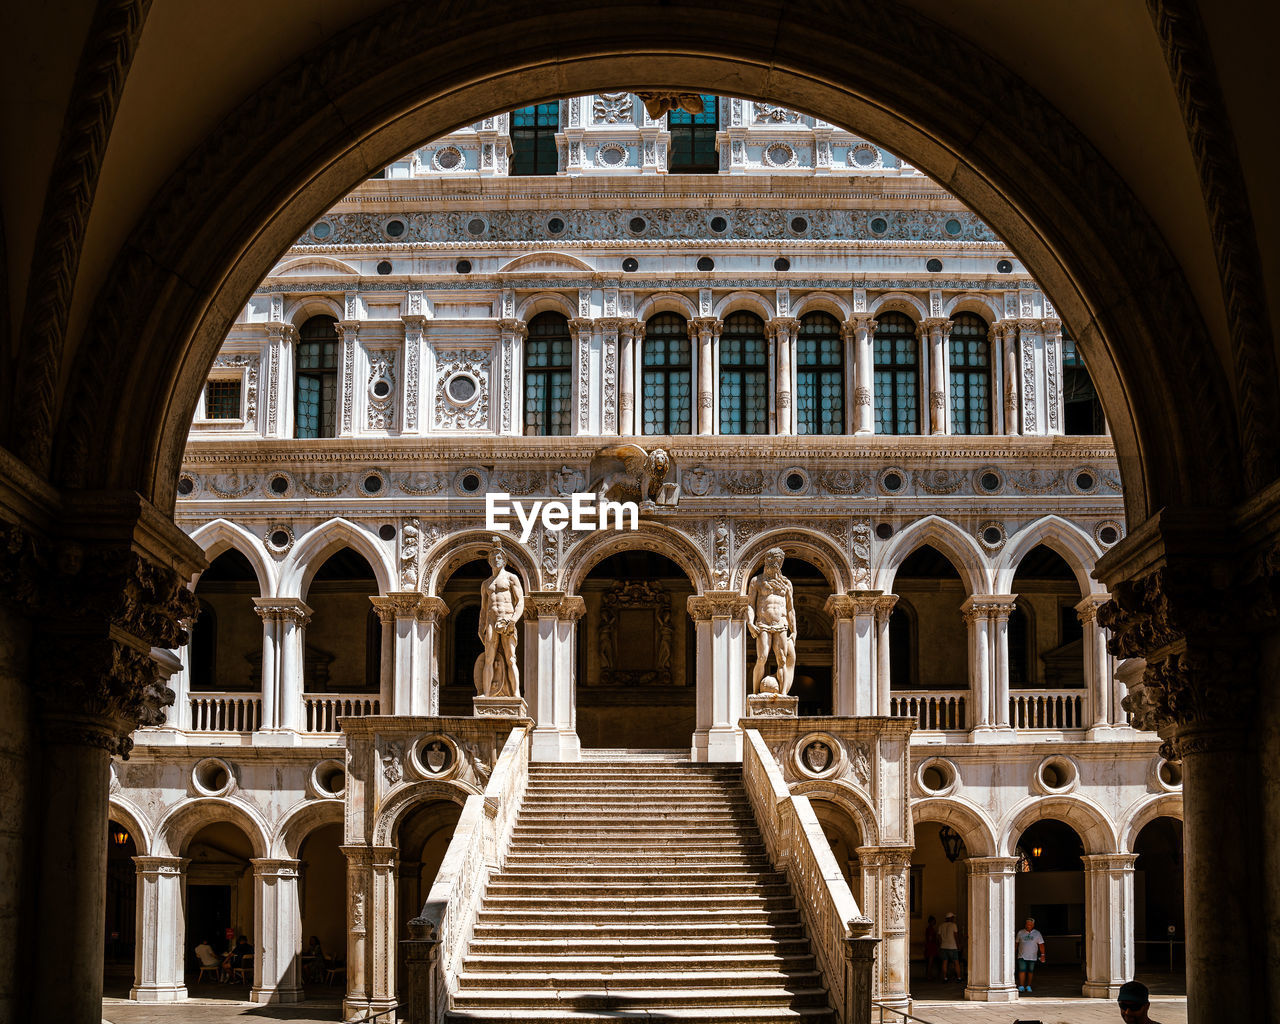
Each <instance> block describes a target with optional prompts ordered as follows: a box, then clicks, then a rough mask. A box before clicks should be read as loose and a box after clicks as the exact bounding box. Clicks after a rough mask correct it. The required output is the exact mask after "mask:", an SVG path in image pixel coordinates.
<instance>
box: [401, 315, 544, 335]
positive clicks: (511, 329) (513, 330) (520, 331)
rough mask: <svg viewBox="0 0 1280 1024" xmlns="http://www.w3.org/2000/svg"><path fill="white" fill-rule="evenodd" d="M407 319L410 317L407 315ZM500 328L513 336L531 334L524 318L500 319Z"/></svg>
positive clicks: (505, 333) (504, 332)
mask: <svg viewBox="0 0 1280 1024" xmlns="http://www.w3.org/2000/svg"><path fill="white" fill-rule="evenodd" d="M405 319H406V320H407V319H408V317H405ZM498 330H500V331H501V332H502V333H503V334H504V335H507V336H510V337H512V338H520V339H522V340H523V339H524V338H527V337H528V336H529V325H528V324H526V323H525V322H524V321H523V320H516V319H504V320H499V321H498Z"/></svg>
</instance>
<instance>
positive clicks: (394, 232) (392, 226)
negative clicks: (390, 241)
mask: <svg viewBox="0 0 1280 1024" xmlns="http://www.w3.org/2000/svg"><path fill="white" fill-rule="evenodd" d="M404 229H405V224H404V221H402V220H389V221H387V227H386V232H387V237H388V238H399V237H400V236H401V235H403V234H404Z"/></svg>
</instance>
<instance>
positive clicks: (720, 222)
mask: <svg viewBox="0 0 1280 1024" xmlns="http://www.w3.org/2000/svg"><path fill="white" fill-rule="evenodd" d="M711 230H712V231H727V230H729V222H728V221H727V220H725V219H724V218H723V217H712V218H711Z"/></svg>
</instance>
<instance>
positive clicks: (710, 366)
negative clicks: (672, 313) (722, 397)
mask: <svg viewBox="0 0 1280 1024" xmlns="http://www.w3.org/2000/svg"><path fill="white" fill-rule="evenodd" d="M723 327H724V322H723V321H721V320H717V319H716V318H715V317H699V318H698V319H696V320H690V321H689V337H690V339H693V338H696V339H697V344H698V381H697V386H698V424H697V431H698V433H699V434H712V433H714V432H715V372H716V371H715V359H714V357H713V354H712V346H713V343H714V341H715V339H716V338H718V337H719V336H720V331H721V329H722V328H723Z"/></svg>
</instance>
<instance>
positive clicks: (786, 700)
mask: <svg viewBox="0 0 1280 1024" xmlns="http://www.w3.org/2000/svg"><path fill="white" fill-rule="evenodd" d="M799 709H800V698H799V697H791V696H787V695H784V694H781V693H752V694H749V695H748V697H747V717H748V718H795V717H796V716H797V715H798V714H799Z"/></svg>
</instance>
